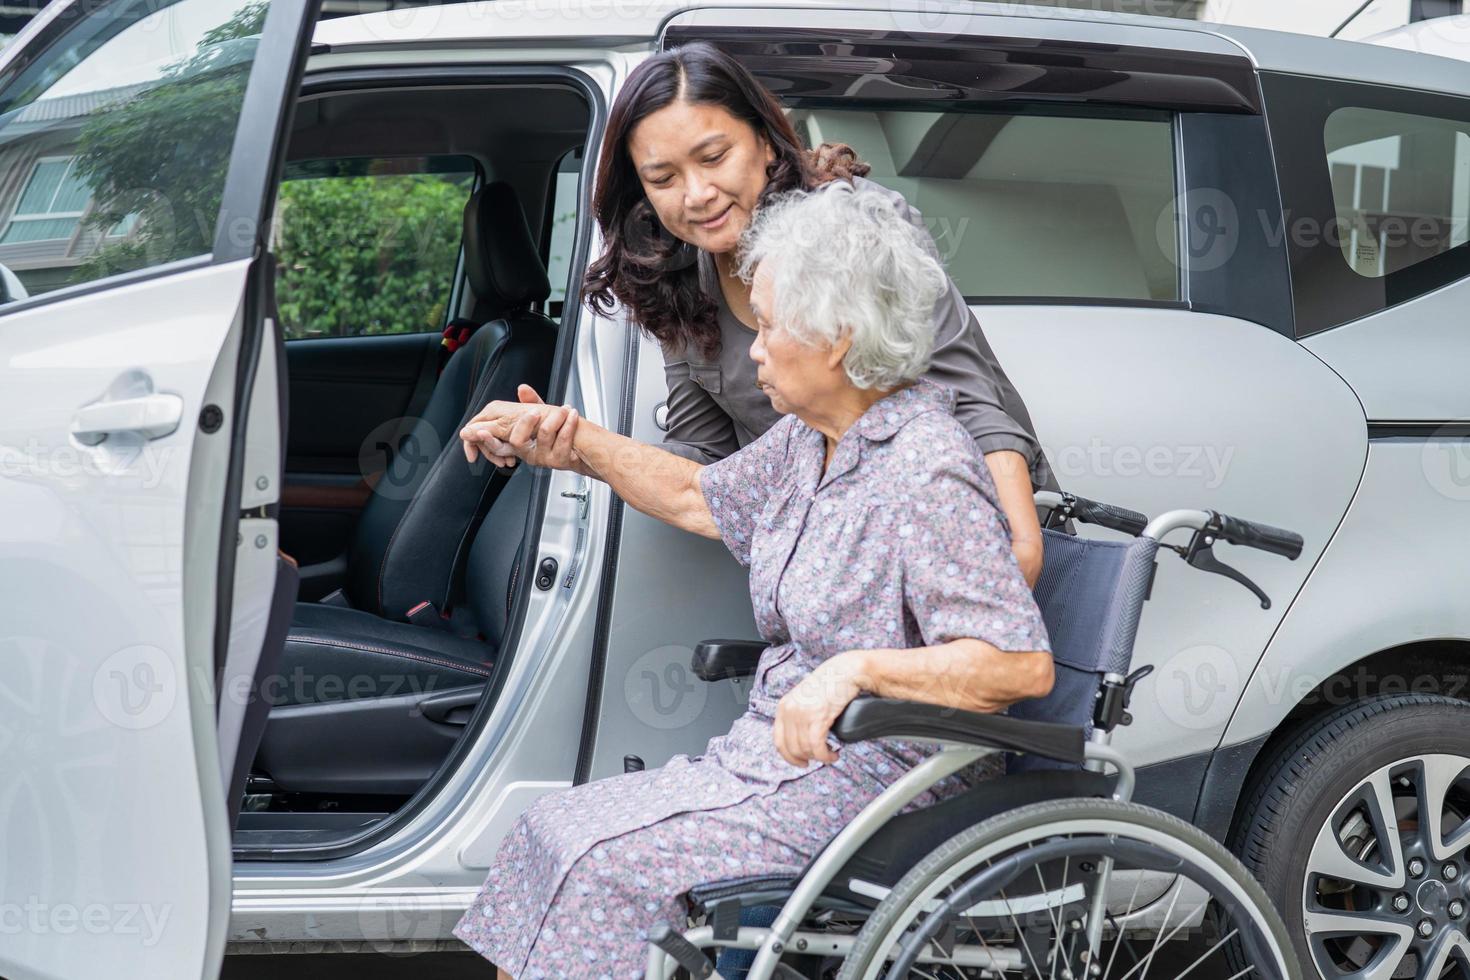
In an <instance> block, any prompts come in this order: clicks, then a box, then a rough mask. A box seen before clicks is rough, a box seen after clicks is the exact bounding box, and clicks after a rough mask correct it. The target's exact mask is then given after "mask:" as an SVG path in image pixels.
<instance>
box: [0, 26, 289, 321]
mask: <svg viewBox="0 0 1470 980" xmlns="http://www.w3.org/2000/svg"><path fill="white" fill-rule="evenodd" d="M266 6H267V5H266V3H265V2H263V0H260V2H246V0H179V2H176V3H169V2H163V3H159V2H154V0H146V2H144V0H137V2H126V0H125V2H119V3H112V4H95V3H94V4H83V5H79V6H77V7H76V8H75V9H74V10H73V11H71V12H68V13H66V14H63V17H71V18H72V19H74V21H75V23H74V24H72V25H71V26H70V27H69V28H68V29H67V31H66V33H65V34H63V35H62V36H61V37H60V38H59V39H58V40H57V41H56V42H55V43H54V44H52V45H51V46H50V47H48V48H45V49H44V50H42V51H41V53H40V54H39V55H38V56H36V57H35V58H34V59H33V60H29V61H27V60H26V59H24V58H22V59H20V60H19V61H17V62H13V63H12V67H11V69H10V71H9V73H8V77H6V78H4V79H3V80H0V175H3V179H0V265H3V266H4V267H5V268H7V269H9V270H10V271H11V272H13V273H14V275H15V276H16V277H17V279H18V280H19V283H20V284H21V287H22V288H20V289H14V288H9V289H6V290H5V294H6V297H7V299H12V298H14V299H18V298H24V297H25V296H26V295H30V296H35V295H36V294H38V293H44V292H47V291H48V290H53V289H58V288H60V287H63V286H72V285H78V284H81V283H87V282H91V281H93V280H97V279H102V278H105V277H108V276H112V275H117V274H121V273H127V272H136V271H138V270H142V269H148V268H151V267H153V266H158V265H162V264H165V263H168V262H173V261H177V260H181V259H189V258H194V257H196V256H201V255H208V254H209V253H210V252H211V250H212V249H213V246H214V238H215V225H216V224H217V222H218V219H219V210H220V200H221V196H222V194H223V191H224V184H225V175H226V171H227V170H228V169H229V162H230V152H231V148H232V146H233V144H234V140H235V128H236V124H237V122H238V121H239V117H240V107H241V104H242V101H243V99H244V95H245V83H246V80H247V79H248V77H249V74H250V66H251V63H252V62H253V60H254V58H255V51H256V45H257V44H258V42H259V34H260V29H261V25H262V24H263V23H264V19H265V12H266Z"/></svg>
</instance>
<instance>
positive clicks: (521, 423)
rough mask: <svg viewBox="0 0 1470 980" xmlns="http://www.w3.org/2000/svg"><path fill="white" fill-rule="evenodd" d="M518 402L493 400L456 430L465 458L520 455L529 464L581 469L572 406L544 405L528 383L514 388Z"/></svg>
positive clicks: (499, 462)
mask: <svg viewBox="0 0 1470 980" xmlns="http://www.w3.org/2000/svg"><path fill="white" fill-rule="evenodd" d="M516 394H517V396H518V397H519V398H520V401H519V402H503V401H493V402H491V403H490V404H488V405H486V406H485V407H484V408H483V409H481V410H480V411H479V412H478V413H477V414H476V415H475V417H474V418H472V419H470V421H469V422H467V423H465V426H464V428H463V429H461V430H460V433H459V435H460V438H461V439H463V440H464V451H465V458H466V459H468V460H469V461H470V462H472V463H473V462H474V461H475V456H476V454H477V453H483V454H484V455H485V457H486V458H487V459H489V460H490V461H491V462H492V463H494V464H495V465H496V466H514V465H515V461H516V460H517V459H524V460H525V461H526V462H528V463H530V464H531V465H533V466H546V467H549V468H551V469H558V470H573V471H576V472H581V471H582V465H581V460H579V459H578V458H577V455H576V453H575V452H573V450H572V445H573V440H574V439H575V438H576V435H577V422H578V419H579V418H580V416H579V415H578V414H577V410H576V409H575V408H569V407H565V406H554V405H547V404H546V403H545V402H543V401H542V400H541V396H540V395H538V394H537V393H536V390H535V389H534V388H532V387H531V386H530V385H521V386H520V388H519V389H518V391H517V393H516Z"/></svg>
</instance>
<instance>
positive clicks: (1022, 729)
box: [832, 697, 1086, 765]
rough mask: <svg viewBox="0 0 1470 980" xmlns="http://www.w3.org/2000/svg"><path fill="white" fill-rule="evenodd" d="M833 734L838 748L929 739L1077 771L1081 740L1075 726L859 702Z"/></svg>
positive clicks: (850, 707)
mask: <svg viewBox="0 0 1470 980" xmlns="http://www.w3.org/2000/svg"><path fill="white" fill-rule="evenodd" d="M832 734H833V735H836V736H837V739H838V741H842V742H865V741H867V740H868V739H871V738H931V739H942V740H944V741H948V742H964V743H965V744H967V745H987V746H991V747H993V748H997V749H1006V750H1008V751H1011V752H1029V753H1030V754H1032V755H1039V756H1043V757H1044V758H1047V759H1055V760H1056V761H1057V762H1069V763H1072V764H1074V765H1081V764H1082V760H1083V746H1084V744H1085V742H1086V737H1085V736H1084V734H1083V731H1082V729H1081V728H1078V727H1077V726H1075V725H1059V724H1056V723H1054V722H1049V721H1025V720H1023V719H1020V718H1010V717H1008V716H1006V715H982V714H979V713H977V712H974V711H960V710H959V709H958V708H946V707H944V706H943V705H938V704H921V703H920V702H917V701H894V700H892V699H891V698H870V697H860V698H857V699H855V700H854V701H853V702H852V703H851V704H849V705H848V706H847V708H846V709H844V710H843V712H842V714H840V715H838V716H837V721H836V723H835V724H833V726H832Z"/></svg>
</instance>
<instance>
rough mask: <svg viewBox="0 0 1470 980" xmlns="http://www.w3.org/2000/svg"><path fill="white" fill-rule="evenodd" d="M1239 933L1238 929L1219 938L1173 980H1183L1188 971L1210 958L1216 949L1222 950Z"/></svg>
mask: <svg viewBox="0 0 1470 980" xmlns="http://www.w3.org/2000/svg"><path fill="white" fill-rule="evenodd" d="M1239 933H1240V930H1239V929H1231V930H1230V931H1229V932H1228V933H1226V934H1225V935H1224V936H1221V937H1220V938H1219V939H1218V940H1216V942H1215V945H1213V946H1211V947H1210V948H1209V949H1207V950H1205V951H1204V953H1203V954H1202V955H1201V956H1200V958H1199V959H1197V960H1195V961H1194V962H1193V963H1191V964H1189V965H1188V966H1186V967H1185V968H1184V971H1183V972H1182V973H1180V974H1179V975H1178V976H1177V977H1175V978H1174V980H1184V977H1185V976H1186V975H1187V974H1188V973H1189V971H1190V970H1193V969H1194V968H1195V967H1197V966H1199V965H1200V964H1201V963H1203V962H1204V961H1205V960H1207V959H1209V958H1210V954H1211V953H1213V952H1214V951H1215V950H1217V949H1224V948H1225V944H1226V943H1228V942H1230V940H1231V939H1233V938H1235V936H1236V935H1238V934H1239Z"/></svg>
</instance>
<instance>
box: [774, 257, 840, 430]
mask: <svg viewBox="0 0 1470 980" xmlns="http://www.w3.org/2000/svg"><path fill="white" fill-rule="evenodd" d="M750 308H751V311H752V312H753V313H754V314H755V323H756V335H755V342H754V343H753V344H751V345H750V358H751V360H753V361H755V363H756V372H755V377H756V384H757V385H759V386H760V388H761V390H762V391H764V392H765V393H766V397H768V398H770V399H771V407H772V408H774V409H775V410H776V411H778V412H780V413H781V414H782V415H787V414H790V413H793V412H794V413H795V414H796V415H797V416H799V417H802V418H804V419H805V418H807V417H808V416H809V415H810V413H811V411H812V410H813V409H814V408H819V407H820V406H821V405H822V404H823V402H824V400H826V399H829V398H831V397H832V396H833V395H835V394H837V393H838V392H839V391H840V390H841V389H842V388H844V387H847V386H850V384H851V382H850V381H848V378H847V372H846V371H844V370H843V368H842V357H843V355H844V354H845V353H846V348H847V344H846V342H844V343H843V346H842V348H841V349H837V350H834V349H832V348H830V347H813V346H809V345H807V344H804V343H802V342H801V341H799V340H796V339H795V338H794V337H792V336H791V334H789V333H787V332H786V331H785V330H784V329H782V327H781V326H780V323H779V319H780V317H779V314H780V311H779V310H778V309H777V308H776V297H775V295H774V290H773V288H772V282H771V275H770V263H768V262H762V263H761V264H760V265H758V266H756V269H755V276H754V277H753V278H752V280H751V284H750ZM773 321H774V322H773Z"/></svg>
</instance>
